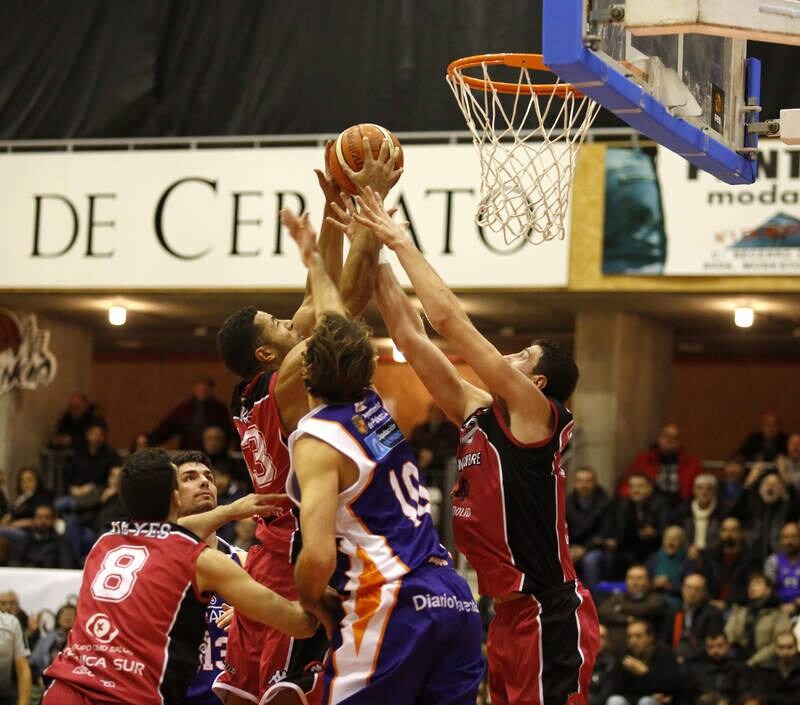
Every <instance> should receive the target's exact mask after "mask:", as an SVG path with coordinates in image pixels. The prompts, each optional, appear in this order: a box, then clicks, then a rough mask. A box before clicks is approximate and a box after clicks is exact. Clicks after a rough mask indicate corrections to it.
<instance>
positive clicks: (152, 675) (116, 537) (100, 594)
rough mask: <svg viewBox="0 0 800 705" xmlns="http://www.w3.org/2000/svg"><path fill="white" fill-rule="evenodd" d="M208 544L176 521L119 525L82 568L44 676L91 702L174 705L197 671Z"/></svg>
mask: <svg viewBox="0 0 800 705" xmlns="http://www.w3.org/2000/svg"><path fill="white" fill-rule="evenodd" d="M206 548H208V545H207V544H206V543H204V542H203V541H201V540H200V539H198V538H197V537H196V536H195V535H194V534H192V533H191V532H189V531H186V530H185V529H182V528H181V527H179V526H176V525H174V524H167V523H161V522H126V521H117V522H113V524H112V525H111V530H110V531H108V532H107V533H105V534H103V535H102V536H101V537H100V538H99V539H98V540H97V542H96V543H95V545H94V546H93V547H92V550H91V551H90V552H89V555H88V557H87V558H86V565H85V566H84V569H83V582H82V583H81V589H80V595H79V596H78V611H77V615H76V617H75V624H74V625H73V627H72V629H71V630H70V633H69V638H68V639H67V645H66V646H65V647H64V650H63V651H62V652H61V653H60V654H59V655H58V656H57V657H56V658H55V660H54V661H53V663H52V664H51V665H50V666H49V667H48V668H47V670H46V671H45V675H47V676H48V677H50V678H54V679H55V680H57V681H60V682H61V683H64V684H65V685H68V686H69V687H71V688H73V689H75V690H77V691H79V692H81V693H83V694H84V695H85V696H86V697H87V698H88V699H89V700H100V701H113V702H125V703H137V704H138V705H173V704H174V705H179V704H180V703H183V699H184V696H185V694H186V688H187V687H188V685H189V684H190V683H191V682H192V679H193V678H194V676H195V674H196V673H197V663H198V662H197V653H198V648H199V646H200V642H201V641H202V639H203V633H204V631H205V621H204V613H205V607H206V603H207V602H208V596H204V595H201V594H200V593H199V592H198V589H197V584H196V579H195V573H196V564H197V558H198V556H199V555H200V553H201V552H202V551H203V550H205V549H206Z"/></svg>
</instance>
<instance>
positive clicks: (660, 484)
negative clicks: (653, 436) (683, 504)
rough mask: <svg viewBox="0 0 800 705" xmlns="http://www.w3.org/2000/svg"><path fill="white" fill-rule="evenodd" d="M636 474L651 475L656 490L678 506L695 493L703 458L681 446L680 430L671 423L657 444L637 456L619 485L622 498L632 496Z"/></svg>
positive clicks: (671, 503) (665, 428)
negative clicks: (632, 479)
mask: <svg viewBox="0 0 800 705" xmlns="http://www.w3.org/2000/svg"><path fill="white" fill-rule="evenodd" d="M634 473H640V474H642V475H645V476H646V477H649V478H650V481H651V482H652V483H653V484H654V485H655V488H656V491H657V492H659V493H661V494H662V495H664V497H665V498H666V499H667V500H668V502H669V505H670V506H671V507H674V506H675V505H676V504H678V502H680V501H681V500H682V499H683V500H687V499H689V498H690V497H691V496H692V483H693V482H694V478H695V477H697V475H699V474H700V461H699V460H698V459H697V458H696V457H695V456H694V455H690V454H689V453H687V452H686V451H685V450H684V449H683V448H682V447H681V436H680V431H679V430H678V427H677V426H676V425H675V424H672V423H669V424H667V425H665V426H664V428H662V429H661V433H659V435H658V440H657V441H656V443H655V444H654V445H653V447H652V448H650V449H649V450H645V451H642V452H641V453H639V454H638V455H637V456H636V457H635V458H634V459H633V462H632V463H631V464H630V467H629V468H628V470H627V472H626V477H625V479H624V480H623V481H622V483H621V484H620V487H619V495H620V496H621V497H627V496H628V490H629V486H628V481H629V480H630V477H631V475H632V474H634Z"/></svg>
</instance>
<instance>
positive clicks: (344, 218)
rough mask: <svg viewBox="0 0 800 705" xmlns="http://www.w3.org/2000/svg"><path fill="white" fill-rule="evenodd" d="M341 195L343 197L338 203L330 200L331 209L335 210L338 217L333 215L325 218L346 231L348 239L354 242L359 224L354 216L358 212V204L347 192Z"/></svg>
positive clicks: (338, 228) (332, 224) (341, 230)
mask: <svg viewBox="0 0 800 705" xmlns="http://www.w3.org/2000/svg"><path fill="white" fill-rule="evenodd" d="M340 196H341V198H340V201H339V202H338V203H337V202H334V201H331V202H330V207H331V210H332V211H333V212H334V214H335V215H336V217H335V218H334V217H333V216H328V217H327V218H325V221H326V222H327V223H328V224H329V225H331V226H332V227H334V228H336V229H337V230H339V231H340V232H342V233H344V234H345V235H346V236H347V239H348V240H350V241H351V242H352V241H353V237H354V236H355V233H356V226H357V223H356V220H355V218H354V217H353V216H354V215H355V213H356V205H355V203H353V199H352V198H351V197H350V196H348V195H347V194H345V193H342V194H340Z"/></svg>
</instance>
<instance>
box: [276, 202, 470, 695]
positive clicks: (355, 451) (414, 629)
mask: <svg viewBox="0 0 800 705" xmlns="http://www.w3.org/2000/svg"><path fill="white" fill-rule="evenodd" d="M283 219H284V223H286V224H287V226H288V227H289V229H290V231H291V233H292V236H293V237H294V238H295V240H296V241H297V242H298V245H299V246H300V250H301V254H302V256H303V261H304V263H305V264H306V266H307V267H308V268H309V275H310V277H311V279H312V289H313V291H314V303H315V307H316V312H317V320H318V323H317V325H316V327H315V328H314V331H313V333H312V335H311V337H310V338H309V340H308V342H307V347H306V351H305V358H304V364H303V381H304V383H305V386H306V389H307V390H308V394H309V396H310V397H311V398H312V400H313V401H312V404H311V406H313V407H314V408H313V410H312V411H310V412H309V413H308V414H307V415H306V416H304V417H303V419H302V420H301V421H300V423H299V424H298V426H297V430H296V431H294V433H292V435H291V436H290V438H289V448H290V451H291V458H292V467H291V470H290V472H289V477H288V479H287V483H286V490H287V492H288V494H289V496H290V497H291V498H292V500H293V501H295V502H296V503H297V504H298V505H299V506H300V524H301V530H302V535H303V548H302V550H301V551H300V555H299V556H298V558H297V565H296V568H295V581H296V583H297V588H298V591H299V594H300V599H301V604H302V605H303V606H304V607H305V608H306V609H308V610H309V611H310V612H312V613H314V614H315V615H316V616H317V617H318V618H319V619H320V621H321V622H324V623H325V624H326V626H327V627H328V629H329V630H331V631H332V632H333V638H332V643H331V646H332V652H331V656H330V658H329V659H328V661H327V663H326V670H325V697H324V702H325V703H327V704H328V705H386V704H388V703H391V704H392V705H404V704H408V705H444V704H445V703H448V704H449V705H474V703H475V697H476V694H477V690H478V684H479V683H480V680H481V678H482V676H483V671H484V665H483V659H482V656H481V647H480V641H481V622H480V616H479V614H478V607H477V605H476V603H475V600H474V598H473V596H472V593H471V592H470V589H469V586H468V585H467V583H466V581H465V580H464V579H463V578H462V577H461V576H460V575H458V573H457V572H456V571H455V569H454V568H453V565H452V562H451V560H450V556H449V554H448V553H447V551H446V550H445V548H444V547H443V546H442V545H441V543H440V541H439V537H438V535H437V534H436V530H435V529H434V526H433V522H432V520H431V515H430V511H431V507H430V500H429V498H428V492H427V490H426V488H425V485H424V482H423V481H422V480H421V479H420V477H419V470H418V469H417V466H416V464H415V462H414V455H413V453H412V452H411V449H410V447H409V446H408V443H407V442H406V440H405V438H404V437H403V434H402V433H401V431H400V429H399V428H398V427H397V424H396V423H395V421H394V419H393V418H392V417H391V415H390V414H389V412H388V411H387V410H386V408H385V407H384V405H383V402H382V400H381V398H380V396H378V394H377V393H376V392H375V391H374V390H373V389H371V388H370V385H371V383H372V375H373V373H374V371H375V351H374V349H373V347H372V344H371V342H370V338H369V330H368V329H367V328H366V327H365V326H364V325H362V324H361V323H358V322H355V321H350V320H347V319H346V318H345V316H344V315H343V314H344V306H343V305H342V303H341V301H340V300H339V297H338V294H337V292H336V288H335V287H334V285H333V284H332V282H331V281H330V280H329V279H328V277H327V275H326V274H325V271H324V268H323V266H322V263H321V260H320V257H319V253H318V252H317V250H316V246H315V234H314V233H313V231H312V230H311V228H310V227H309V225H308V219H307V218H304V219H302V220H301V219H299V218H297V217H296V216H294V215H293V214H291V213H284V215H283ZM329 581H332V585H333V586H334V587H335V588H336V589H337V590H338V591H339V592H340V593H341V594H342V596H343V599H344V601H343V603H342V608H343V614H341V615H337V618H336V619H331V615H330V613H329V607H328V605H327V604H324V603H323V598H324V597H325V596H326V594H327V593H326V589H327V585H328V583H329Z"/></svg>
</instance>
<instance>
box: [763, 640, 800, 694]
mask: <svg viewBox="0 0 800 705" xmlns="http://www.w3.org/2000/svg"><path fill="white" fill-rule="evenodd" d="M774 652H775V653H774V655H773V656H771V657H770V658H769V659H767V660H766V661H765V662H764V663H762V664H759V666H758V668H757V669H756V674H755V680H756V683H757V688H758V691H759V692H760V693H761V695H762V696H763V698H764V701H765V702H766V705H797V702H798V699H800V654H798V653H797V639H795V636H794V634H792V632H790V631H783V632H780V633H778V634H776V635H775V641H774Z"/></svg>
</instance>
